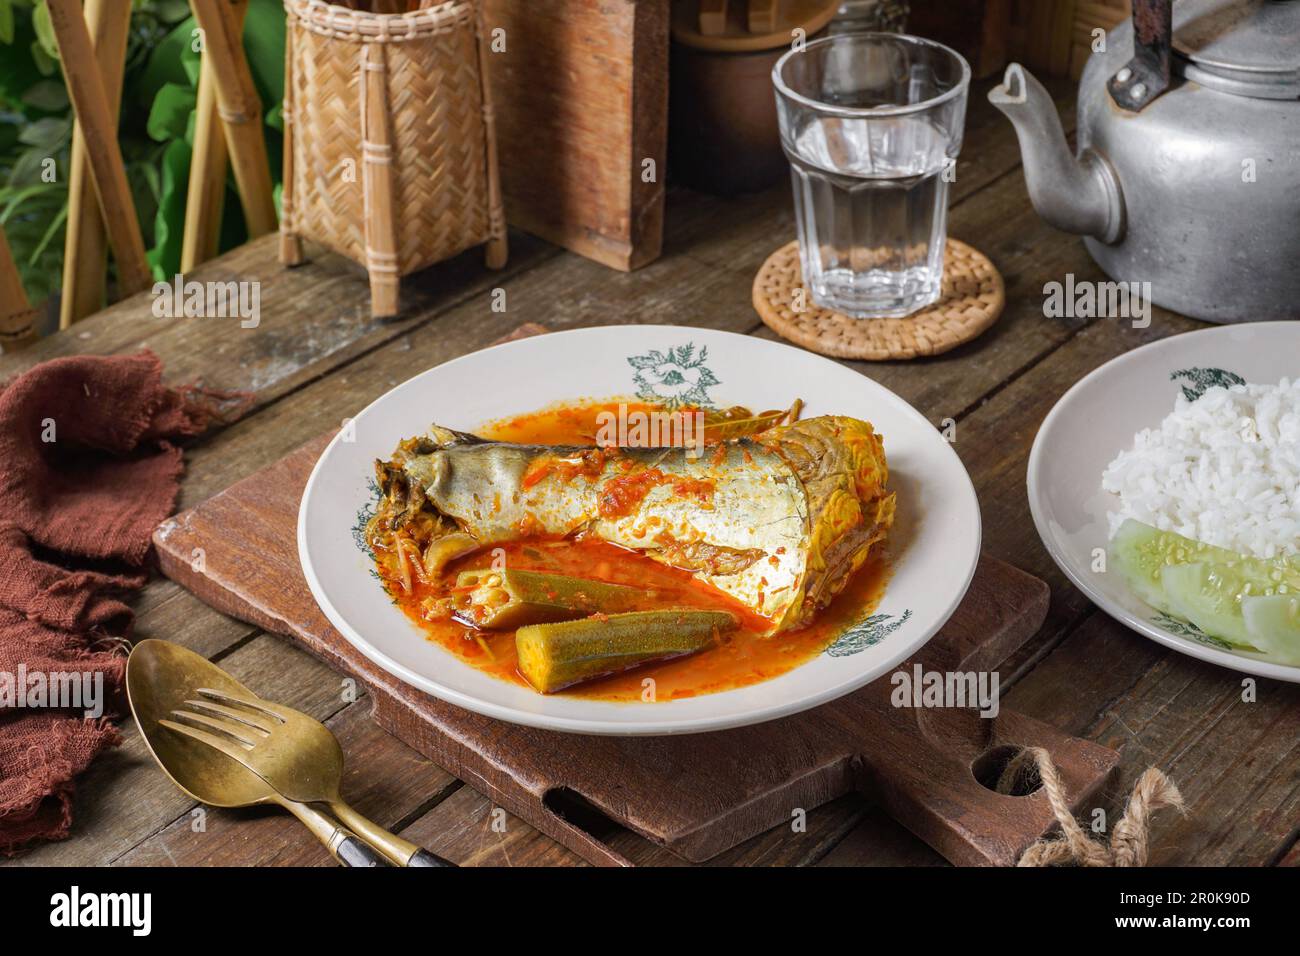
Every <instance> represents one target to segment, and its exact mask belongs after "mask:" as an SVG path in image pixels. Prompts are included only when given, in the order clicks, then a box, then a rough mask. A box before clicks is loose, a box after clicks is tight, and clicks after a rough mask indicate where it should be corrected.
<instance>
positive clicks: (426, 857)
mask: <svg viewBox="0 0 1300 956" xmlns="http://www.w3.org/2000/svg"><path fill="white" fill-rule="evenodd" d="M406 865H407V866H455V865H456V864H455V863H452V862H451V861H450V860H444V859H443V858H442V857H440V856H435V855H434V854H432V853H430V852H429V851H428V850H426V849H424V847H421V848H420V849H418V850H416V851H415V853H414V854H412V856H411V858H410V859H409V860H407V861H406Z"/></svg>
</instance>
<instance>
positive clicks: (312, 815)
mask: <svg viewBox="0 0 1300 956" xmlns="http://www.w3.org/2000/svg"><path fill="white" fill-rule="evenodd" d="M278 802H279V804H280V806H282V807H284V808H285V809H286V810H288V811H289V812H290V813H292V814H293V815H294V816H295V817H297V818H298V820H299V821H300V822H301V823H302V825H303V826H305V827H306V828H307V829H308V830H310V831H311V832H312V833H313V834H314V835H315V836H316V839H318V840H320V842H321V843H323V844H325V849H327V850H329V851H330V856H332V857H334V859H335V860H337V861H338V862H339V864H340V865H342V866H348V867H353V866H364V867H370V866H391V865H392V864H390V863H389V862H388V860H387V859H386V858H385V857H384V856H383V854H381V853H379V852H378V851H376V850H375V849H374V848H373V847H371V846H370V844H368V843H366V842H365V841H364V840H362V839H360V838H359V837H358V836H357V835H356V834H355V833H353V832H352V831H351V830H349V829H348V828H347V827H344V826H340V825H339V824H337V823H335V822H334V821H333V820H331V819H330V818H329V817H328V816H327V815H325V814H324V813H321V812H320V811H319V810H317V809H316V808H315V807H312V806H308V805H307V804H305V803H297V802H296V801H293V800H287V799H281V800H279V801H278Z"/></svg>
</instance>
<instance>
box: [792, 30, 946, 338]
mask: <svg viewBox="0 0 1300 956" xmlns="http://www.w3.org/2000/svg"><path fill="white" fill-rule="evenodd" d="M772 82H773V83H774V84H775V86H776V107H777V115H778V118H779V120H780V126H781V145H782V146H783V147H784V149H785V154H786V156H787V157H788V158H789V160H790V171H791V175H792V176H793V179H794V209H795V218H796V220H797V222H798V229H799V255H800V259H801V261H802V264H803V277H804V284H805V285H806V286H807V287H808V290H809V292H810V293H811V295H812V298H813V301H814V302H816V303H817V304H818V305H822V306H825V307H827V308H830V309H834V310H835V311H837V312H842V313H844V314H845V315H850V316H853V317H855V318H868V317H890V316H903V315H908V314H910V313H912V312H915V311H917V310H918V309H921V308H924V307H925V306H927V305H929V304H931V303H932V302H934V301H936V300H937V299H938V298H939V296H940V294H941V292H942V286H943V247H944V242H945V239H946V236H947V223H948V184H949V182H950V181H951V180H952V178H953V177H952V170H954V169H955V168H956V160H957V154H958V153H959V152H960V151H961V137H962V127H963V125H964V123H965V119H966V94H967V91H968V89H969V87H970V66H969V65H968V64H967V62H966V61H965V60H964V59H963V58H962V56H961V55H960V54H959V53H956V52H955V51H953V50H950V49H948V47H946V46H943V45H942V44H939V43H935V42H933V41H931V40H924V39H922V38H920V37H913V36H906V35H901V34H894V33H854V34H843V35H838V36H830V37H826V38H824V39H820V40H814V41H812V42H811V43H808V44H806V45H804V46H803V47H802V48H800V47H796V48H794V49H792V50H791V51H790V52H789V53H787V54H785V55H784V56H783V57H781V59H780V60H778V61H777V64H776V66H775V67H773V69H772Z"/></svg>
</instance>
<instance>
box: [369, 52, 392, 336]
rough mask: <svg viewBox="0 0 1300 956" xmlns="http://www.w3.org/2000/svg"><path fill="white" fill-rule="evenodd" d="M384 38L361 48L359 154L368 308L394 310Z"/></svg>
mask: <svg viewBox="0 0 1300 956" xmlns="http://www.w3.org/2000/svg"><path fill="white" fill-rule="evenodd" d="M386 47H387V44H386V43H367V44H366V45H365V46H363V47H362V48H361V84H362V89H361V154H362V167H363V170H364V172H363V175H364V177H365V180H364V183H365V191H366V192H365V195H366V271H367V272H368V273H369V274H370V312H371V314H372V315H374V316H378V317H385V316H393V315H396V314H397V302H398V289H399V279H398V275H397V218H396V216H395V215H394V209H393V134H392V129H391V128H390V123H389V116H388V63H387V59H388V54H387V50H386Z"/></svg>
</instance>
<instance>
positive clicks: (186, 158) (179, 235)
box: [148, 139, 192, 281]
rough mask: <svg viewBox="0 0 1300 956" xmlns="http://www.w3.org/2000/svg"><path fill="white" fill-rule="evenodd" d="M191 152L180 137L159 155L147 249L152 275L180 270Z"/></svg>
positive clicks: (163, 276) (161, 276) (166, 275)
mask: <svg viewBox="0 0 1300 956" xmlns="http://www.w3.org/2000/svg"><path fill="white" fill-rule="evenodd" d="M191 155H192V151H191V150H190V147H189V144H187V143H186V142H185V141H184V140H183V139H178V140H173V141H172V142H171V143H170V144H168V146H167V149H166V150H164V151H163V155H162V163H161V166H162V186H161V190H160V194H159V197H158V212H157V214H156V215H155V216H154V244H153V248H151V249H150V250H149V252H148V258H149V264H150V265H151V266H152V267H153V274H154V278H155V279H157V280H159V281H165V280H167V279H169V278H171V277H172V276H174V275H175V274H176V273H178V272H180V269H181V242H182V239H183V237H184V224H185V194H186V191H187V190H186V186H187V181H188V179H189V175H190V157H191Z"/></svg>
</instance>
